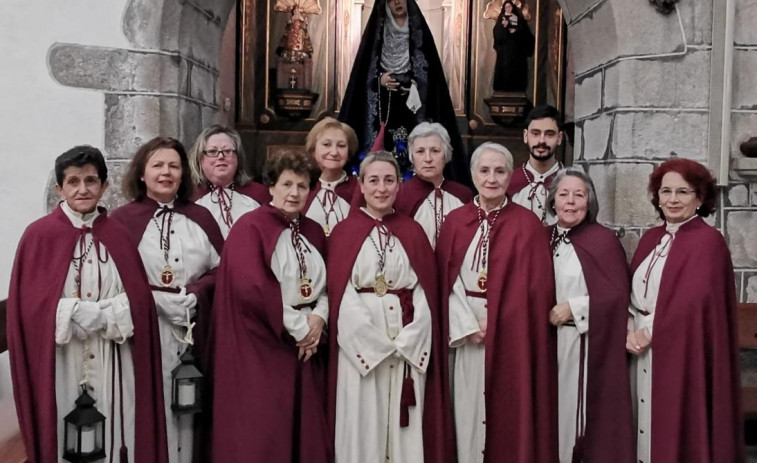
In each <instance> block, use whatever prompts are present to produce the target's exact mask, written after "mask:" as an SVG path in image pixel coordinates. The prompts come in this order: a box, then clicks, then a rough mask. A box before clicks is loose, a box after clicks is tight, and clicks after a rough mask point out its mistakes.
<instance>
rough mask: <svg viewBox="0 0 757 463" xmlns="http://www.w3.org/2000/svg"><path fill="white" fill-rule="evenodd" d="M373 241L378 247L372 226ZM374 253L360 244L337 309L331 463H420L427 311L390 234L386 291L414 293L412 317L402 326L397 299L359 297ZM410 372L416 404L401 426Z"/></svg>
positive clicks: (370, 278) (373, 267)
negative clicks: (406, 375) (402, 402)
mask: <svg viewBox="0 0 757 463" xmlns="http://www.w3.org/2000/svg"><path fill="white" fill-rule="evenodd" d="M371 236H372V237H373V239H374V240H375V242H376V243H379V235H378V231H377V228H374V229H373V230H372V231H371ZM378 259H379V255H378V252H377V251H376V249H375V247H374V245H373V243H372V242H371V239H370V238H368V239H366V240H365V242H364V243H363V245H362V248H361V249H360V252H359V254H358V257H357V260H356V261H355V264H354V266H353V269H352V275H351V277H350V280H349V282H348V283H347V286H346V287H345V290H344V296H343V298H342V302H341V305H340V309H339V310H340V311H339V322H338V323H339V334H338V343H339V354H338V355H339V360H338V361H339V373H338V378H337V392H336V395H337V397H336V462H337V463H354V462H402V463H422V462H423V433H422V421H423V399H424V392H425V383H426V377H425V376H426V368H427V367H428V360H429V359H430V351H431V335H432V334H431V312H430V310H429V306H428V302H427V301H426V297H425V293H424V291H423V288H421V286H420V285H419V283H418V277H417V275H416V273H415V271H414V270H413V269H412V267H411V266H410V261H409V259H408V256H407V254H406V252H405V250H404V248H403V247H402V244H401V243H400V242H399V240H397V239H396V238H394V237H392V238H391V239H390V241H389V245H388V248H387V252H386V265H385V278H386V282H387V283H388V286H389V288H390V289H402V288H407V289H410V290H412V292H413V293H412V295H413V305H414V318H413V321H412V322H411V323H410V324H408V325H406V326H403V324H402V307H401V306H400V299H399V297H398V296H396V295H394V294H386V295H385V296H383V297H378V296H377V295H376V294H375V293H358V292H357V290H356V288H372V287H373V285H374V283H375V275H376V273H377V271H378ZM406 368H407V371H408V373H409V375H410V377H411V378H412V379H413V386H414V393H415V400H416V405H415V406H413V407H409V415H410V421H409V425H408V426H407V427H404V428H402V427H400V398H401V392H402V384H403V379H404V378H403V374H404V372H405V370H406Z"/></svg>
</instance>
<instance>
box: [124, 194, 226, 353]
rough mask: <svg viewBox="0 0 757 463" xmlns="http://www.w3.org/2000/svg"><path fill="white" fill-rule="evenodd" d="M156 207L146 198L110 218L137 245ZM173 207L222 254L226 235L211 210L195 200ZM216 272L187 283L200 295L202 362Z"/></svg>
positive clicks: (198, 339) (197, 331) (197, 337)
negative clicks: (125, 230)
mask: <svg viewBox="0 0 757 463" xmlns="http://www.w3.org/2000/svg"><path fill="white" fill-rule="evenodd" d="M157 208H158V203H157V202H155V201H153V200H152V199H150V198H147V197H145V198H142V199H141V200H137V201H132V202H130V203H129V204H126V205H125V206H122V207H119V208H118V209H116V210H115V211H113V214H111V217H113V218H114V219H115V220H118V221H119V222H121V223H122V224H124V226H125V227H126V229H127V230H128V232H129V235H130V237H131V239H132V242H133V243H134V245H135V246H137V247H138V246H139V243H140V242H141V241H142V236H143V235H144V233H145V228H146V227H147V226H148V225H150V221H151V220H152V218H153V216H154V215H155V210H156V209H157ZM173 210H174V211H175V212H176V213H178V214H183V215H185V216H186V217H187V218H188V219H189V220H191V221H192V222H194V223H196V224H197V225H199V226H200V228H202V230H203V231H204V232H205V234H206V235H207V236H208V240H209V241H210V244H211V245H212V246H213V248H215V250H216V252H218V255H219V256H220V255H221V252H222V250H223V235H222V234H221V229H220V228H219V227H218V223H217V222H216V221H215V219H213V216H212V215H211V214H210V211H208V210H207V209H205V208H204V207H202V206H198V205H197V204H195V203H192V202H189V201H181V200H177V201H175V202H174V208H173ZM215 274H216V269H212V270H210V271H208V272H207V273H205V274H204V275H203V276H201V277H200V278H198V279H197V280H195V281H194V282H192V283H190V284H188V285H187V294H189V293H192V294H194V295H195V296H196V297H197V316H196V320H195V321H196V325H195V327H194V330H193V336H194V339H195V344H194V355H195V357H196V358H197V359H198V360H201V363H204V360H205V352H206V350H207V348H206V345H207V339H208V326H209V325H210V312H211V309H212V307H213V290H214V288H215V284H216V276H215Z"/></svg>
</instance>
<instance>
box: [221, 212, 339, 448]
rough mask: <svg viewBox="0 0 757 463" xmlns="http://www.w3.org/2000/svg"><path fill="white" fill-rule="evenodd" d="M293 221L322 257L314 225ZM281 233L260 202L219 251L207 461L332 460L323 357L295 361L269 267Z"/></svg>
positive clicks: (321, 239) (280, 224)
mask: <svg viewBox="0 0 757 463" xmlns="http://www.w3.org/2000/svg"><path fill="white" fill-rule="evenodd" d="M300 221H301V222H300V233H302V235H304V236H305V237H306V238H307V240H308V241H309V242H310V243H311V244H312V245H313V246H314V247H315V248H316V251H317V252H320V253H321V255H323V256H325V250H326V237H325V236H324V234H323V230H322V229H321V226H320V225H318V224H317V223H316V222H314V221H312V220H310V219H308V218H307V217H304V216H303V215H300ZM288 227H289V222H288V220H287V219H286V218H285V217H284V216H283V214H282V213H281V212H280V211H279V210H278V209H276V208H274V207H273V206H271V205H268V204H266V205H263V206H261V207H260V208H258V209H256V210H254V211H252V212H249V213H247V214H245V215H244V216H242V217H241V218H240V219H239V221H238V222H237V223H236V224H235V225H234V227H233V228H232V229H231V233H230V234H229V236H228V238H227V240H226V244H225V245H224V251H223V255H222V256H221V266H220V267H219V270H218V274H217V280H216V295H215V302H214V307H213V313H212V320H211V327H210V330H211V331H210V349H211V355H212V359H213V360H212V363H211V367H212V369H213V381H214V384H213V430H212V435H213V441H212V453H213V461H217V462H229V463H232V462H243V463H246V462H277V463H287V462H292V463H297V462H312V463H327V462H329V461H331V459H332V456H331V454H332V450H331V449H332V443H331V442H332V441H330V440H329V432H328V429H327V426H326V409H325V406H326V404H325V397H326V391H325V382H326V380H325V375H326V373H325V360H323V357H324V353H322V352H321V351H320V350H319V352H318V353H316V354H315V355H314V356H313V357H312V358H311V359H310V360H308V361H307V362H305V363H302V362H301V361H299V360H297V351H298V348H297V346H296V345H295V340H294V338H292V337H291V336H290V335H289V333H288V332H287V331H286V329H285V328H284V316H283V313H282V310H283V309H282V307H283V303H282V300H281V290H280V286H279V283H278V281H277V280H276V277H275V275H274V273H273V270H272V269H271V258H272V256H273V252H274V249H275V248H276V242H277V241H278V239H279V235H280V234H281V232H282V231H283V230H284V229H286V228H288ZM324 261H325V258H324ZM322 338H323V336H322ZM324 348H325V341H324Z"/></svg>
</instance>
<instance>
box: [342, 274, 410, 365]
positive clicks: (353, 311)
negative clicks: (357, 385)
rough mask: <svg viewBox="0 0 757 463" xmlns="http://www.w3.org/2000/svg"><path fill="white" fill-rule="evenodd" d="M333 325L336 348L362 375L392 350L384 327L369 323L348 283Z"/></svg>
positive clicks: (353, 289)
mask: <svg viewBox="0 0 757 463" xmlns="http://www.w3.org/2000/svg"><path fill="white" fill-rule="evenodd" d="M337 324H338V326H339V334H338V335H337V342H338V343H339V348H340V349H341V350H342V351H344V353H345V354H346V355H347V358H348V359H349V360H350V362H351V363H352V364H353V365H354V367H355V368H356V369H357V371H359V372H360V374H361V375H362V376H365V375H367V374H368V373H370V372H371V371H373V369H374V368H376V366H378V365H379V364H380V363H381V362H382V361H384V360H385V359H386V358H387V357H389V356H390V355H392V354H394V352H395V350H396V348H395V345H394V342H392V340H391V339H389V336H387V334H386V330H385V329H384V328H383V327H379V326H376V325H374V324H373V323H371V317H370V314H369V313H368V309H367V308H366V307H365V305H363V301H362V300H361V299H360V296H359V295H358V293H357V291H356V290H355V288H353V287H352V284H351V283H349V282H348V283H347V287H346V288H345V289H344V296H343V297H342V303H341V305H340V307H339V320H338V322H337Z"/></svg>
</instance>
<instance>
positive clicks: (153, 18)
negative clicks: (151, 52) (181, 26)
mask: <svg viewBox="0 0 757 463" xmlns="http://www.w3.org/2000/svg"><path fill="white" fill-rule="evenodd" d="M163 3H164V2H156V1H153V0H129V2H128V3H127V5H126V8H125V10H124V17H123V30H124V35H125V36H126V38H127V39H128V40H129V42H131V43H132V44H133V45H134V46H135V47H139V48H154V49H159V48H161V47H160V45H161V43H160V42H161V40H160V32H161V29H162V28H161V23H160V18H161V17H162V16H163V15H162V13H163V11H162V10H164V9H165V8H164V6H163ZM165 3H169V2H165ZM170 25H171V23H168V24H167V26H168V27H169V28H170ZM174 27H176V28H177V30H178V24H175V25H174Z"/></svg>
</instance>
